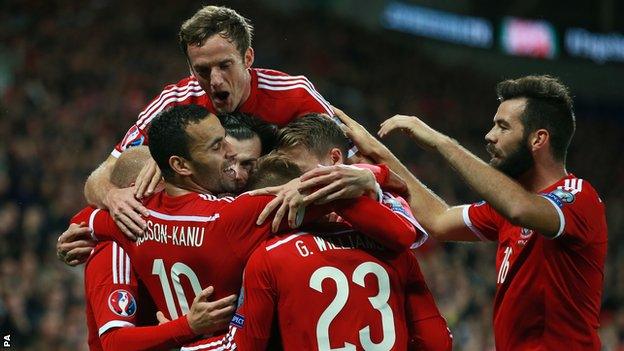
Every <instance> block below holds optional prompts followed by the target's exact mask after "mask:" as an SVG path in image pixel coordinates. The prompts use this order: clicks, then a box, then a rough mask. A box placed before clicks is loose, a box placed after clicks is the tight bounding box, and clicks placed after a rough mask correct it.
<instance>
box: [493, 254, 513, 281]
mask: <svg viewBox="0 0 624 351" xmlns="http://www.w3.org/2000/svg"><path fill="white" fill-rule="evenodd" d="M512 252H513V250H512V249H511V247H509V246H507V247H506V248H505V257H503V262H502V263H501V266H500V269H499V270H498V277H497V278H496V283H497V284H503V282H505V278H507V272H509V257H511V254H512Z"/></svg>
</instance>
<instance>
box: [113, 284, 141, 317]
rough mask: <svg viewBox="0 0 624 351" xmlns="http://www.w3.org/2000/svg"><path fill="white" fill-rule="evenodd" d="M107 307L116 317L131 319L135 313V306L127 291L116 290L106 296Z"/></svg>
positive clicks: (134, 301)
mask: <svg viewBox="0 0 624 351" xmlns="http://www.w3.org/2000/svg"><path fill="white" fill-rule="evenodd" d="M108 307H109V308H110V309H111V311H113V312H114V313H115V314H116V315H118V316H121V317H132V316H133V315H134V313H135V312H136V309H137V304H136V300H135V299H134V296H132V294H131V293H130V292H129V291H127V290H124V289H118V290H115V291H113V292H112V293H111V294H110V296H108Z"/></svg>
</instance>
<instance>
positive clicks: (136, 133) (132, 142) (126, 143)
mask: <svg viewBox="0 0 624 351" xmlns="http://www.w3.org/2000/svg"><path fill="white" fill-rule="evenodd" d="M144 141H145V137H144V136H143V135H142V134H141V131H140V130H139V127H137V126H136V125H134V126H132V128H130V130H128V133H126V136H125V137H124V138H123V140H122V141H121V147H122V148H123V147H126V148H131V147H134V146H139V145H143V142H144Z"/></svg>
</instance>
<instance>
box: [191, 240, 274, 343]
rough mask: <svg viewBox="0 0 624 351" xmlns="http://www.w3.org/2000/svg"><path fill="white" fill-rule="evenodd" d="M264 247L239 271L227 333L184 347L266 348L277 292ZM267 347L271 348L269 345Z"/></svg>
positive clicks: (271, 326)
mask: <svg viewBox="0 0 624 351" xmlns="http://www.w3.org/2000/svg"><path fill="white" fill-rule="evenodd" d="M275 286H276V285H275V279H274V277H273V271H272V270H271V267H270V263H269V260H268V259H267V255H266V250H265V248H264V247H263V246H262V247H259V248H258V249H256V250H255V251H254V253H253V254H252V255H251V257H250V258H249V261H248V262H247V266H246V267H245V271H244V272H243V287H242V289H241V293H240V297H239V306H238V309H237V310H236V313H235V314H234V317H232V321H231V322H230V327H229V330H228V333H227V334H226V335H225V336H215V337H211V338H207V339H203V340H200V341H196V342H194V343H191V344H187V345H185V347H184V348H183V349H184V350H202V351H217V350H218V351H227V350H250V351H253V350H258V351H260V350H267V346H268V344H269V340H270V338H271V331H272V328H273V319H274V317H275V315H276V307H277V291H276V288H275ZM269 349H271V348H269Z"/></svg>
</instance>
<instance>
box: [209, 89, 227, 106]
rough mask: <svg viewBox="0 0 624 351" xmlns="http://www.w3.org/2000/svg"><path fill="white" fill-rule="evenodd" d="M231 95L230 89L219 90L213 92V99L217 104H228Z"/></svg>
mask: <svg viewBox="0 0 624 351" xmlns="http://www.w3.org/2000/svg"><path fill="white" fill-rule="evenodd" d="M229 97H230V93H229V92H228V91H217V92H215V93H213V94H212V100H213V101H214V104H215V105H221V106H222V105H225V104H227V101H228V98H229Z"/></svg>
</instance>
